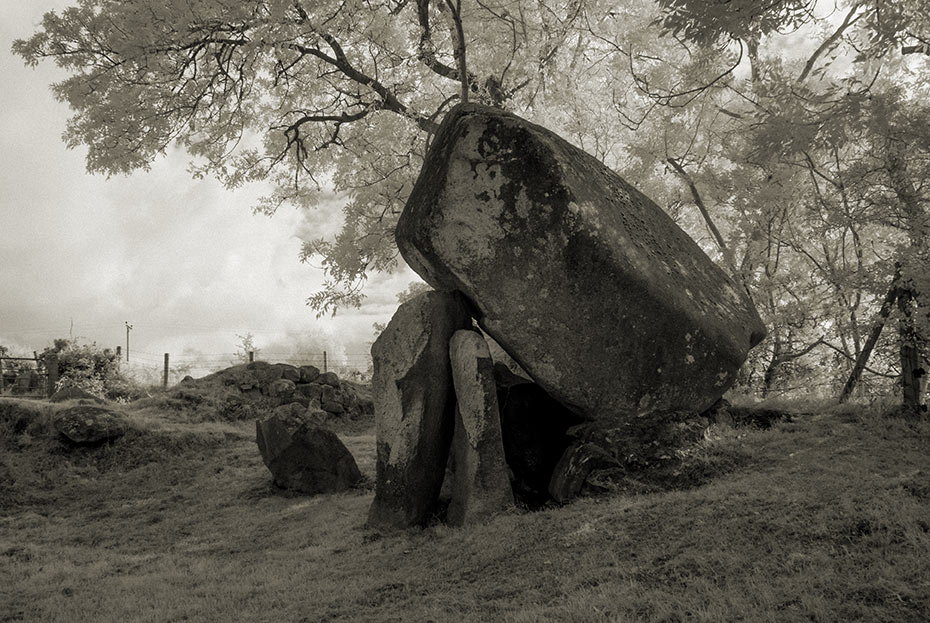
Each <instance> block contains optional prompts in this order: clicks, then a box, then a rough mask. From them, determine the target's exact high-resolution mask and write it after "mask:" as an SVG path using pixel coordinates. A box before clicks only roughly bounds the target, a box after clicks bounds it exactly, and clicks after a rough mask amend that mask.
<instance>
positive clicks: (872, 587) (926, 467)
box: [0, 413, 930, 623]
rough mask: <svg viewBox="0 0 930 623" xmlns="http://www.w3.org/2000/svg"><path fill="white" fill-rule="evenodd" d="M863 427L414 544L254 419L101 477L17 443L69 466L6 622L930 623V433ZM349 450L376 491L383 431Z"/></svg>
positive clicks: (724, 436)
mask: <svg viewBox="0 0 930 623" xmlns="http://www.w3.org/2000/svg"><path fill="white" fill-rule="evenodd" d="M851 420H852V418H850V417H849V416H848V414H846V415H843V416H842V417H840V416H838V415H837V414H831V413H825V414H818V415H811V416H806V417H800V418H795V419H794V421H792V422H787V423H780V424H776V425H774V426H773V427H772V428H771V429H770V430H766V431H759V430H752V429H743V430H740V429H733V430H729V431H720V432H719V438H713V437H711V438H710V439H708V440H706V443H705V444H704V445H703V446H701V447H700V448H698V449H697V450H696V454H695V456H694V457H692V458H693V459H694V460H693V461H691V462H689V460H688V457H681V461H682V462H681V463H680V464H679V465H678V468H680V469H685V470H692V471H694V472H695V473H696V474H697V476H688V479H690V480H692V481H693V484H692V485H691V486H688V487H673V488H672V489H671V490H668V488H661V487H657V486H656V485H654V484H653V485H650V486H649V487H646V488H643V489H641V490H635V489H631V490H630V491H620V490H618V491H615V492H613V493H612V494H609V495H604V496H600V497H597V498H591V499H585V500H581V501H579V502H576V503H574V504H571V505H568V506H565V507H561V508H549V509H545V510H542V511H539V512H533V513H527V512H517V511H514V512H512V513H507V514H504V515H501V516H498V517H496V518H494V519H493V520H492V521H490V522H488V523H487V524H484V525H480V526H474V527H469V528H464V529H451V528H448V527H446V526H442V525H437V526H433V527H430V528H427V529H424V530H414V531H409V532H401V533H381V532H377V531H372V530H369V529H367V528H365V526H364V522H365V516H366V512H367V509H368V505H369V504H370V502H371V499H372V492H371V491H370V490H369V489H366V488H360V489H358V490H354V491H350V492H347V493H344V494H337V495H325V496H318V497H304V496H293V495H285V494H282V492H281V491H280V490H277V489H275V488H274V487H273V486H272V485H271V479H270V474H268V472H267V470H266V469H265V467H264V465H262V463H261V459H260V457H259V456H258V452H257V449H256V447H255V444H254V438H253V437H252V435H253V431H252V429H251V428H250V426H249V423H248V422H242V423H230V424H224V426H227V425H228V426H229V427H230V428H228V429H217V428H216V426H218V425H217V424H212V425H210V426H209V427H207V424H192V425H189V428H187V429H183V426H182V425H181V424H179V423H170V422H169V423H166V424H164V427H165V428H163V429H158V428H157V427H150V428H149V429H148V430H149V432H150V434H154V433H159V434H164V435H168V436H171V435H172V434H178V435H179V438H178V439H176V440H174V441H171V442H168V441H165V440H162V441H157V440H155V439H154V438H153V439H152V449H151V450H148V451H149V452H150V454H149V455H145V452H146V450H145V449H144V447H143V446H144V445H145V443H146V438H145V434H144V431H143V432H142V433H140V434H139V437H137V438H132V437H130V438H129V439H128V440H127V445H126V446H125V447H123V448H122V449H119V450H117V449H116V448H115V447H114V448H111V449H109V450H104V451H105V452H111V453H112V455H111V456H109V458H107V456H106V455H104V454H101V455H100V456H99V457H98V460H97V461H96V462H94V461H90V460H89V459H87V460H86V461H84V462H82V460H76V459H75V458H74V456H73V455H72V456H71V457H70V458H69V457H68V456H66V455H61V456H59V455H55V454H54V453H51V454H50V453H48V452H46V453H45V454H42V453H41V452H39V450H40V449H41V448H37V447H32V448H26V449H22V448H19V447H18V446H16V449H15V450H13V451H12V452H7V451H6V449H7V448H12V447H14V446H9V445H8V446H5V450H4V454H3V458H2V460H3V461H4V462H8V461H9V460H10V457H11V456H16V457H20V458H19V459H16V460H22V461H27V460H32V459H27V458H23V457H27V456H33V455H34V456H43V457H45V458H43V459H42V460H43V461H48V463H45V464H43V465H42V466H40V467H41V469H37V472H36V473H35V474H34V475H33V484H34V485H35V489H34V490H31V491H30V492H29V495H31V496H33V497H32V498H29V499H24V500H20V502H19V503H17V504H16V505H15V506H13V507H9V506H2V507H0V509H2V510H0V603H3V604H4V606H5V607H4V609H3V610H2V614H0V620H6V621H30V622H32V621H35V622H38V621H52V622H54V621H62V622H64V621H69V622H70V621H76V620H86V621H95V622H100V623H108V622H116V621H120V622H123V621H133V622H135V621H153V622H154V621H158V622H164V621H204V622H207V621H258V622H261V621H268V622H275V623H278V622H280V621H330V622H349V621H351V622H364V621H371V622H387V621H404V622H407V621H424V622H425V621H435V622H437V623H445V622H450V623H451V622H455V623H459V622H461V621H478V620H482V621H512V622H530V621H573V622H574V621H579V622H588V621H591V622H593V621H599V622H601V621H669V622H670V621H707V622H710V621H713V622H718V621H737V620H744V621H761V622H766V621H772V622H778V623H781V622H784V621H850V620H860V621H904V622H915V623H916V622H918V621H920V622H923V621H926V620H930V525H928V519H927V517H930V453H928V452H927V448H928V447H930V424H928V423H926V422H910V421H905V420H899V419H883V418H879V417H877V416H875V415H873V414H868V413H858V414H857V415H856V417H855V421H851ZM175 426H177V427H179V428H177V429H174V430H170V429H171V428H172V427H175ZM203 427H206V428H203ZM166 429H168V430H166ZM182 429H183V430H182ZM153 431H154V432H153ZM227 433H228V434H227ZM186 434H191V435H194V436H195V437H197V436H198V435H201V436H202V439H203V440H212V441H209V442H207V441H203V445H198V444H199V443H200V442H199V441H198V442H197V443H195V442H194V441H193V439H192V438H191V439H188V438H186V437H185V435H186ZM342 437H343V439H344V441H345V442H346V445H347V447H349V448H350V450H351V451H352V452H353V454H354V455H355V456H356V459H357V460H358V462H359V465H360V467H361V468H362V470H363V472H365V473H366V474H369V475H370V476H373V473H374V445H375V444H374V435H373V432H372V431H371V430H369V431H367V432H362V433H359V434H353V435H345V434H343V435H342ZM197 438H198V439H201V437H197ZM221 438H222V439H221ZM185 439H186V440H185ZM4 443H7V444H9V440H4ZM33 443H40V442H39V441H36V440H34V441H33ZM55 443H58V442H57V440H56V441H55ZM14 445H15V440H14ZM117 452H124V453H125V456H123V455H118V454H117ZM135 453H140V456H144V457H146V458H145V460H141V459H137V460H131V459H129V458H128V456H129V455H133V454H135ZM734 463H735V464H734ZM13 471H16V469H14V470H13ZM17 473H19V472H17ZM0 478H2V475H0ZM30 486H31V485H30ZM3 617H5V619H3Z"/></svg>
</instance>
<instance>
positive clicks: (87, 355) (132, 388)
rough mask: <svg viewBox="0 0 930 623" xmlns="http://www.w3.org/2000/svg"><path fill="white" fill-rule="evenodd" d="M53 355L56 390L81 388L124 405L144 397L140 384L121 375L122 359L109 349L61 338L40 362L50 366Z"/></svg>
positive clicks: (45, 351)
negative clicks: (56, 362) (56, 380)
mask: <svg viewBox="0 0 930 623" xmlns="http://www.w3.org/2000/svg"><path fill="white" fill-rule="evenodd" d="M52 355H55V356H57V358H58V384H57V385H56V389H61V388H64V387H78V388H80V389H83V390H84V391H86V392H87V393H89V394H93V395H94V396H97V397H99V398H105V399H109V400H117V401H121V402H125V401H129V400H135V399H137V398H140V397H142V396H144V395H145V391H144V390H143V389H142V387H141V386H140V385H139V384H138V383H136V382H135V381H133V380H132V379H129V378H127V377H125V376H123V375H122V374H120V369H119V358H118V357H117V355H116V353H115V352H113V351H112V350H110V349H109V348H100V347H99V346H97V344H96V343H94V342H92V343H90V344H82V343H79V342H78V341H77V340H72V339H66V338H62V339H57V340H55V341H54V342H53V345H52V346H51V347H49V348H46V349H45V350H44V351H42V354H41V355H40V357H39V359H40V360H41V361H42V362H43V364H44V365H48V363H49V361H50V358H51V356H52Z"/></svg>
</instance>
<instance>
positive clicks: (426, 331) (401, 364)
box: [368, 291, 472, 528]
mask: <svg viewBox="0 0 930 623" xmlns="http://www.w3.org/2000/svg"><path fill="white" fill-rule="evenodd" d="M471 324H472V322H471V317H470V316H469V314H468V311H467V310H466V308H465V306H464V305H463V303H462V302H461V300H460V299H459V298H458V297H457V296H454V295H452V294H450V293H448V292H435V291H431V292H424V293H421V294H419V295H417V296H415V297H414V298H412V299H410V300H408V301H407V302H405V303H403V304H402V305H401V306H400V307H399V308H398V309H397V312H396V313H395V314H394V317H393V318H392V319H391V321H390V323H388V326H387V328H385V330H384V331H382V333H381V335H380V336H379V337H378V339H377V340H376V341H375V343H374V345H372V347H371V355H372V360H373V365H374V375H373V378H372V395H373V397H374V406H375V426H376V434H377V440H378V442H377V443H378V447H377V483H376V487H375V499H374V501H373V502H372V505H371V508H370V509H369V513H368V523H369V525H371V526H375V527H387V528H390V527H395V528H403V527H409V526H415V525H424V524H426V523H427V522H428V521H429V520H430V518H431V517H432V516H433V515H434V513H435V512H436V509H437V501H438V496H439V492H440V489H441V487H442V481H443V477H444V475H445V467H446V460H447V457H448V454H449V445H450V442H451V440H452V430H453V427H454V418H455V398H454V393H453V389H452V372H451V364H450V361H449V338H451V337H452V334H453V333H454V332H455V331H457V330H459V329H465V328H469V327H471Z"/></svg>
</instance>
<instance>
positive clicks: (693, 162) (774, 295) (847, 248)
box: [14, 0, 930, 392]
mask: <svg viewBox="0 0 930 623" xmlns="http://www.w3.org/2000/svg"><path fill="white" fill-rule="evenodd" d="M922 4H923V3H915V2H910V1H908V0H835V1H831V0H771V1H767V2H753V1H750V0H726V1H723V0H713V1H712V2H705V1H703V0H655V2H651V1H644V2H639V3H623V4H621V5H617V4H616V3H610V2H606V0H566V1H564V2H562V1H559V2H553V1H550V0H534V1H532V2H531V1H529V0H494V1H493V2H491V1H488V0H474V1H466V2H459V1H458V0H340V1H339V2H336V1H334V0H320V1H319V2H315V3H309V2H305V1H303V0H262V1H252V2H232V0H158V1H155V0H130V1H126V2H116V1H114V0H79V1H78V2H77V4H76V6H74V7H72V8H69V9H66V10H64V11H62V12H61V13H60V14H55V13H49V14H48V15H46V16H45V19H44V21H43V24H42V28H41V29H40V30H39V32H37V33H36V34H34V35H33V36H32V37H30V38H28V39H24V40H20V41H17V42H15V44H14V50H15V51H16V52H17V53H19V54H20V55H22V56H23V57H24V58H25V59H26V60H27V62H30V63H36V62H38V61H39V60H41V59H44V58H52V59H54V60H55V62H57V63H58V64H59V65H61V66H62V67H64V68H66V69H67V70H68V71H69V72H70V74H71V77H69V78H67V79H66V80H64V81H63V82H61V83H59V84H57V85H55V91H56V93H57V94H58V96H59V97H60V98H61V99H63V100H65V101H67V102H68V103H69V104H70V105H71V106H72V108H73V109H74V111H75V115H74V117H73V118H72V119H71V121H70V123H69V125H68V130H67V134H66V139H67V141H68V143H69V144H70V145H72V146H75V145H86V146H87V148H88V157H87V162H88V167H89V169H91V170H93V171H101V172H105V173H111V174H112V173H123V172H128V171H130V170H133V169H137V168H145V167H146V166H148V164H149V163H150V162H151V161H152V159H153V158H156V157H158V155H159V154H161V153H164V152H165V151H166V150H167V149H168V148H169V147H170V146H171V145H174V144H179V145H181V146H183V147H184V148H185V149H186V150H187V151H188V152H189V153H190V154H191V156H192V158H193V170H194V173H195V174H196V175H215V176H217V177H219V178H220V179H221V180H223V181H224V182H225V183H226V184H227V185H228V186H230V187H232V188H235V187H237V186H239V185H241V184H246V183H250V182H254V181H259V180H265V181H270V182H271V183H272V191H271V192H270V193H269V195H268V196H267V197H265V198H264V199H263V200H262V202H261V203H260V205H259V206H257V207H258V209H259V210H262V211H264V212H268V213H273V212H274V211H275V210H277V209H278V207H279V206H281V205H282V204H284V203H292V204H294V205H297V206H299V207H301V208H312V207H313V206H314V205H315V203H316V202H317V201H318V200H319V199H320V197H321V188H322V186H324V185H327V186H331V187H332V188H334V189H336V190H337V191H339V192H341V193H344V194H345V196H346V197H347V204H346V206H345V209H344V214H343V216H344V224H343V228H342V230H341V232H340V233H339V234H338V235H336V236H335V237H333V238H330V239H324V238H319V239H315V240H308V241H307V242H306V244H305V245H304V249H303V254H302V259H304V260H310V259H311V258H312V259H314V261H319V262H321V263H322V266H323V268H324V269H325V270H326V272H327V282H326V284H325V287H324V289H323V290H322V291H321V292H318V293H316V294H315V295H313V296H312V297H311V298H310V300H309V302H310V303H311V304H312V305H313V306H314V307H316V308H317V309H318V310H330V309H333V308H334V307H335V306H338V305H346V304H347V305H351V304H358V303H359V302H360V301H361V297H362V286H363V284H364V279H365V276H366V275H367V274H368V272H369V271H372V270H388V269H391V268H392V267H393V266H394V265H395V263H396V261H397V259H396V248H395V246H394V243H393V228H394V224H395V222H396V218H397V216H398V215H399V213H400V211H401V210H402V209H403V205H404V203H405V201H406V198H407V196H408V194H409V192H410V190H411V188H412V185H413V181H414V179H415V176H416V174H417V172H418V171H419V168H420V165H421V163H422V161H423V158H424V154H425V152H426V148H427V146H428V143H429V140H430V136H431V134H432V133H433V132H434V131H435V129H436V127H437V124H438V122H439V121H440V120H441V116H442V115H443V113H444V112H445V111H446V110H447V109H448V108H449V107H450V106H451V105H452V104H453V103H455V102H456V101H459V100H462V99H464V98H466V97H467V98H469V99H471V100H475V101H479V102H483V103H486V104H490V105H493V106H498V107H503V108H507V109H510V110H513V111H515V112H518V113H519V114H521V115H523V116H525V117H528V118H530V119H532V120H534V121H537V122H540V123H542V124H543V125H546V126H548V127H550V128H552V129H553V130H555V131H557V132H559V133H561V134H562V135H563V136H565V137H566V138H567V139H568V140H570V141H572V142H574V143H575V144H577V145H578V146H580V147H581V148H583V149H586V150H587V151H589V152H590V153H592V154H593V155H595V156H596V157H597V158H599V159H601V160H602V161H603V162H605V163H606V164H607V165H608V166H611V167H613V168H615V169H618V170H620V171H621V172H622V173H623V174H624V175H625V176H626V177H628V178H629V179H631V181H633V183H634V184H636V185H637V186H639V187H640V188H641V189H642V190H644V191H645V192H646V193H647V194H648V195H650V196H652V197H653V198H654V199H655V200H657V202H659V203H660V205H662V206H663V207H665V208H666V209H667V210H668V211H669V213H670V214H671V215H672V216H673V217H674V218H676V220H677V221H678V222H679V223H680V224H681V225H682V226H683V227H685V228H686V229H687V230H688V231H689V232H690V233H692V235H694V237H695V238H696V239H697V240H698V242H699V243H701V244H702V245H703V246H704V248H705V250H707V251H708V253H710V254H711V255H712V256H714V257H715V258H716V259H718V260H719V261H720V262H721V264H723V265H724V266H726V268H727V269H728V270H729V271H730V272H731V273H732V274H733V275H734V277H735V278H736V279H737V280H739V281H740V282H742V283H743V284H744V286H745V287H746V288H747V289H748V291H749V292H750V293H751V295H752V297H753V298H754V300H755V301H756V303H757V305H758V307H759V308H760V311H761V313H762V314H763V316H764V319H765V320H766V323H767V324H768V325H769V326H770V336H769V338H768V340H767V341H766V342H765V343H764V345H763V347H761V348H759V349H757V350H756V351H755V352H754V353H753V359H752V361H751V365H750V366H749V368H748V372H747V379H748V380H749V381H751V382H752V383H754V384H755V386H756V387H759V388H761V389H762V391H763V392H771V391H779V390H782V389H790V388H791V387H796V386H797V385H798V379H807V380H808V381H809V379H811V378H812V377H815V376H818V374H820V373H818V370H825V369H826V370H830V372H829V373H828V374H827V378H826V380H825V381H824V383H825V385H826V388H825V389H824V391H836V392H838V391H839V388H840V387H841V386H842V385H843V381H844V377H845V376H846V374H847V373H848V372H849V371H850V370H851V369H852V368H853V367H854V363H855V362H857V361H858V360H860V359H861V358H862V355H863V354H864V353H865V352H866V351H867V350H869V349H870V348H871V346H870V343H871V339H870V338H871V336H872V334H874V330H873V328H874V326H875V322H876V319H881V320H882V322H884V320H883V318H884V317H883V316H882V315H881V314H880V313H879V312H880V310H882V309H883V301H886V300H887V295H888V293H889V292H892V291H895V292H906V295H904V296H901V297H898V296H895V298H894V300H895V303H896V304H895V306H894V310H893V311H891V310H889V312H888V313H889V320H888V321H889V322H892V321H894V322H897V323H898V327H899V330H898V332H897V335H896V336H893V335H891V332H888V331H886V332H885V333H884V334H882V335H883V337H882V339H881V340H878V341H877V342H876V345H875V355H874V356H873V357H872V359H871V362H870V363H869V365H868V366H867V369H866V376H864V377H863V379H864V382H867V383H882V382H884V381H885V380H886V379H888V378H898V379H899V380H900V379H902V378H903V374H904V372H903V366H904V365H905V358H904V355H903V351H901V348H900V347H901V345H906V344H908V343H913V344H914V345H915V348H916V350H917V351H918V354H919V353H920V352H921V351H922V352H923V353H924V354H926V351H927V347H926V336H927V335H930V333H928V330H927V328H926V327H925V326H924V325H925V324H926V312H925V310H926V308H927V306H928V304H927V299H928V293H930V284H928V283H927V282H926V280H927V271H926V270H925V266H926V265H927V264H926V261H927V258H928V251H927V240H928V239H930V236H928V233H930V230H928V211H930V207H928V206H930V187H928V185H927V183H926V180H927V179H930V132H928V130H927V128H928V127H930V107H928V106H927V105H926V104H925V102H926V101H928V97H927V96H928V95H930V93H928V86H927V85H928V84H930V80H928V77H930V71H928V60H930V17H928V15H930V12H928V11H926V7H923V6H921V5H922ZM893 338H894V339H893ZM899 351H900V352H899ZM909 356H910V355H909ZM911 363H913V361H912V362H911ZM908 365H910V364H908ZM820 376H823V375H822V374H820ZM805 382H807V381H805Z"/></svg>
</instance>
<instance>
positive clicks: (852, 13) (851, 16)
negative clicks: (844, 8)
mask: <svg viewBox="0 0 930 623" xmlns="http://www.w3.org/2000/svg"><path fill="white" fill-rule="evenodd" d="M857 11H859V5H858V4H856V5H853V8H852V9H850V10H849V13H847V14H846V19H844V20H843V23H842V24H840V25H839V26H838V27H837V29H836V30H835V31H833V34H832V35H830V36H829V37H827V38H826V39H825V40H824V42H823V43H821V44H820V47H818V48H817V49H816V50H814V53H813V54H811V57H810V58H809V59H807V64H805V65H804V71H802V72H801V75H800V76H798V79H797V80H796V82H804V80H805V79H806V78H807V76H808V75H809V74H810V72H811V70H813V69H814V64H815V63H816V62H817V59H818V58H820V56H821V55H822V54H823V53H824V52H826V51H827V50H828V49H829V48H830V47H832V46H833V45H834V44H836V42H837V40H838V39H839V38H840V37H842V36H843V33H844V32H845V31H846V29H847V28H849V27H850V26H851V25H852V24H853V23H855V22H856V20H858V19H859V18H860V17H862V16H863V15H865V13H864V12H863V13H859V14H858V15H856V13H857Z"/></svg>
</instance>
